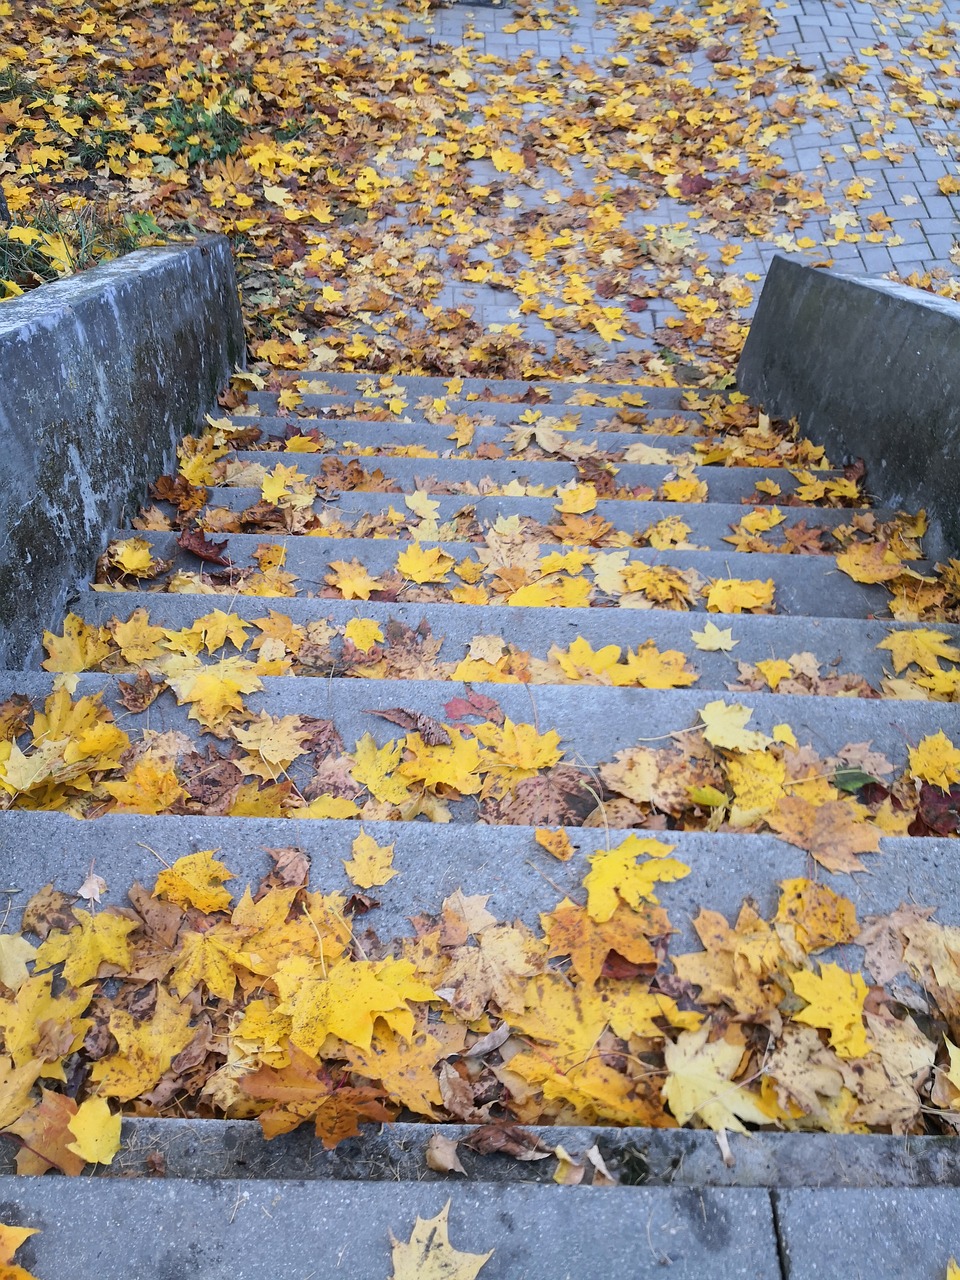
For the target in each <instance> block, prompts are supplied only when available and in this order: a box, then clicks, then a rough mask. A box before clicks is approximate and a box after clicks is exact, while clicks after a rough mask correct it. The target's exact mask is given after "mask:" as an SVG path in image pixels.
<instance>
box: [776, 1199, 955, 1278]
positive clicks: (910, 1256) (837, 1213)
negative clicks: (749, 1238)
mask: <svg viewBox="0 0 960 1280" xmlns="http://www.w3.org/2000/svg"><path fill="white" fill-rule="evenodd" d="M773 1200H774V1206H775V1211H776V1216H777V1230H778V1235H779V1239H780V1244H781V1248H782V1251H783V1253H782V1256H783V1267H784V1275H785V1276H786V1277H788V1278H789V1280H836V1277H839V1276H844V1277H852V1276H864V1277H867V1276H869V1277H870V1280H907V1277H909V1280H943V1278H944V1276H945V1275H946V1272H947V1264H948V1262H949V1261H950V1259H951V1258H955V1257H957V1256H958V1255H960V1239H958V1237H960V1189H957V1188H949V1189H947V1188H936V1187H931V1188H924V1189H923V1190H916V1189H907V1188H898V1189H889V1190H826V1191H812V1190H785V1191H775V1192H774V1193H773Z"/></svg>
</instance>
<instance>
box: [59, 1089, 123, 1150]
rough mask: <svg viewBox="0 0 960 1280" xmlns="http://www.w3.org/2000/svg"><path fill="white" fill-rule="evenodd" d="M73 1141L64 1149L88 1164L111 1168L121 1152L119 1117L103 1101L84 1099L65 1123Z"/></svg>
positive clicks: (101, 1099) (102, 1099)
mask: <svg viewBox="0 0 960 1280" xmlns="http://www.w3.org/2000/svg"><path fill="white" fill-rule="evenodd" d="M67 1128H68V1129H69V1130H70V1132H71V1133H72V1134H73V1136H74V1139H75V1141H74V1142H70V1143H68V1144H67V1149H68V1150H69V1151H72V1152H73V1153H74V1154H75V1155H78V1156H80V1157H81V1158H82V1159H84V1160H86V1161H87V1163H88V1164H112V1163H113V1157H114V1156H115V1155H116V1154H117V1152H118V1151H119V1150H120V1113H119V1111H118V1112H117V1113H116V1115H114V1114H113V1112H112V1111H111V1110H110V1105H109V1103H108V1102H107V1100H106V1098H87V1099H86V1101H85V1102H81V1103H80V1105H79V1107H78V1108H77V1113H76V1115H74V1116H71V1118H70V1119H69V1121H68V1122H67Z"/></svg>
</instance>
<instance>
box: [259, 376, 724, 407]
mask: <svg viewBox="0 0 960 1280" xmlns="http://www.w3.org/2000/svg"><path fill="white" fill-rule="evenodd" d="M276 376H278V378H279V380H280V381H281V382H285V383H288V384H290V385H293V386H296V385H297V384H298V383H305V384H306V388H307V389H306V390H305V391H304V392H303V395H304V398H305V399H306V398H307V397H308V396H331V395H332V396H337V397H342V396H348V395H356V396H357V397H358V398H367V399H371V400H373V399H383V398H386V399H391V398H392V397H393V396H395V395H396V394H397V391H398V390H399V391H400V392H402V393H403V394H404V395H405V396H406V397H408V398H409V399H411V400H413V399H414V398H416V397H417V396H426V395H428V396H430V398H431V399H434V398H436V397H442V396H447V397H449V398H450V399H454V398H455V395H456V397H466V396H477V397H481V398H482V397H484V396H495V397H503V398H505V399H509V401H510V402H511V403H515V404H518V405H520V406H522V407H524V408H534V409H536V408H539V407H540V406H541V405H542V404H543V403H554V404H567V403H569V402H570V401H571V399H572V401H573V403H574V404H576V403H577V400H578V399H582V398H583V397H589V396H594V395H595V396H600V397H609V398H618V397H621V396H624V395H628V396H637V395H639V396H642V397H643V399H644V400H646V401H647V402H648V403H649V404H659V405H670V406H672V405H680V404H682V403H683V400H684V398H685V397H687V396H689V395H691V394H692V395H695V396H702V397H704V398H707V397H714V396H719V397H720V398H722V399H726V398H727V393H726V392H716V391H706V390H702V389H699V388H692V389H691V388H687V387H663V386H653V385H651V384H649V383H632V382H578V381H570V382H559V381H556V380H550V379H543V380H542V381H541V380H539V379H538V380H536V381H529V380H523V379H519V378H456V379H451V378H438V377H432V376H425V375H411V376H397V377H391V378H390V379H389V380H388V381H387V382H386V383H385V384H384V383H382V379H381V375H379V374H371V373H309V372H307V373H299V372H298V373H291V374H290V375H289V376H288V375H286V374H282V373H280V374H277V375H276ZM451 383H452V384H453V385H454V387H455V388H457V389H456V392H455V393H454V392H452V391H449V390H448V387H449V386H450V385H451ZM317 384H319V387H322V388H324V389H323V390H320V389H317V390H314V389H313V388H314V387H315V386H316V385H317ZM368 391H369V393H370V394H369V395H368V394H367V393H368ZM545 394H546V395H547V396H549V397H550V400H549V401H543V400H541V399H540V397H541V396H543V395H545ZM525 396H527V397H529V400H526V401H525V400H524V397H525ZM247 398H248V400H249V401H250V402H251V403H254V404H262V403H264V402H266V403H273V402H275V400H276V393H274V392H269V391H251V392H249V393H248V397H247ZM471 403H474V402H471ZM481 403H496V400H492V401H490V400H487V401H484V400H482V399H481Z"/></svg>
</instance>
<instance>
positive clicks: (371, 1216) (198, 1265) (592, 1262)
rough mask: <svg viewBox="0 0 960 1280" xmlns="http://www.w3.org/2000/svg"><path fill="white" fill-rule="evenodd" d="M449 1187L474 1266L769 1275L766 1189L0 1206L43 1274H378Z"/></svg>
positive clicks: (117, 1199) (726, 1278)
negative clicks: (484, 1256)
mask: <svg viewBox="0 0 960 1280" xmlns="http://www.w3.org/2000/svg"><path fill="white" fill-rule="evenodd" d="M448 1200H449V1201H450V1217H449V1232H450V1243H451V1245H452V1246H453V1248H455V1249H459V1250H462V1251H464V1252H469V1253H474V1254H481V1253H487V1252H488V1251H489V1250H491V1249H492V1250H494V1253H493V1257H492V1258H491V1259H490V1260H489V1262H488V1263H487V1264H486V1266H485V1267H484V1268H483V1272H482V1276H483V1280H581V1278H582V1280H587V1277H593V1276H596V1275H597V1274H602V1275H604V1276H610V1277H624V1278H626V1277H630V1280H654V1278H655V1277H656V1278H659V1277H662V1276H664V1275H667V1276H669V1278H670V1280H774V1278H775V1277H779V1276H780V1266H779V1261H778V1258H777V1246H776V1236H775V1234H774V1230H773V1217H772V1212H771V1207H770V1198H769V1195H768V1194H767V1193H766V1192H764V1191H751V1190H739V1189H729V1188H725V1189H712V1188H704V1189H703V1190H696V1189H694V1188H686V1187H683V1188H676V1189H668V1188H650V1187H627V1188H619V1189H618V1188H590V1187H588V1188H578V1189H577V1190H574V1189H572V1188H570V1187H557V1186H549V1187H539V1186H504V1185H498V1184H497V1183H485V1184H477V1185H473V1186H470V1185H461V1186H443V1187H438V1186H435V1185H431V1184H428V1183H412V1184H411V1183H384V1182H377V1183H368V1184H363V1183H358V1182H352V1183H323V1182H309V1183H297V1182H280V1181H264V1182H236V1181H226V1180H225V1181H164V1180H163V1179H161V1178H131V1179H130V1180H129V1181H126V1180H113V1179H111V1180H107V1179H101V1178H70V1179H64V1178H0V1218H2V1220H3V1221H4V1222H5V1223H8V1224H13V1225H18V1226H30V1227H36V1228H38V1229H39V1231H40V1234H39V1235H35V1236H32V1237H31V1238H30V1239H29V1240H27V1241H26V1243H25V1244H24V1245H23V1246H21V1248H20V1250H19V1252H18V1254H17V1262H19V1263H20V1264H21V1265H23V1266H25V1267H26V1268H27V1269H28V1270H29V1271H31V1272H33V1273H35V1274H36V1275H38V1276H42V1277H47V1276H49V1277H50V1278H51V1280H53V1277H64V1280H65V1278H66V1277H69V1278H70V1280H132V1278H133V1277H135V1278H136V1280H265V1277H268V1276H269V1277H271V1280H311V1277H312V1278H314V1280H319V1277H326V1276H343V1277H344V1278H345V1280H383V1278H384V1277H385V1276H387V1275H390V1274H392V1271H391V1266H390V1253H391V1234H392V1236H393V1237H395V1238H396V1239H398V1240H409V1239H410V1234H411V1232H412V1230H413V1228H414V1226H415V1223H416V1219H417V1217H418V1216H419V1217H421V1218H424V1219H429V1218H433V1217H435V1216H436V1215H437V1214H438V1213H440V1211H441V1210H442V1209H443V1207H444V1205H445V1204H446V1203H447V1201H448ZM851 1274H852V1273H851Z"/></svg>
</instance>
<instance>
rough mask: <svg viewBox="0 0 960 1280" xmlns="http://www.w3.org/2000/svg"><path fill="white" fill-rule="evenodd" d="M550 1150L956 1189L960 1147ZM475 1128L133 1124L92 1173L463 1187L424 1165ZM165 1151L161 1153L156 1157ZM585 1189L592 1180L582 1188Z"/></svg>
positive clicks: (655, 1177)
mask: <svg viewBox="0 0 960 1280" xmlns="http://www.w3.org/2000/svg"><path fill="white" fill-rule="evenodd" d="M523 1129H524V1132H525V1133H527V1134H529V1135H531V1137H537V1138H539V1139H540V1141H541V1143H542V1148H543V1150H544V1151H547V1150H552V1149H553V1148H555V1147H556V1146H557V1145H558V1144H559V1145H560V1146H562V1147H563V1148H564V1149H565V1150H566V1151H568V1152H569V1153H570V1154H571V1155H572V1156H573V1157H574V1158H581V1159H582V1156H583V1153H584V1152H585V1151H587V1150H588V1149H589V1148H590V1147H592V1146H594V1145H596V1146H597V1147H598V1148H599V1150H600V1154H601V1156H602V1157H603V1160H604V1163H605V1164H606V1166H607V1168H608V1170H609V1171H610V1173H611V1174H612V1175H613V1176H614V1177H616V1178H618V1179H619V1186H620V1187H621V1188H624V1189H626V1188H629V1187H639V1186H644V1187H743V1188H752V1187H769V1188H772V1189H773V1188H778V1189H780V1190H786V1189H788V1188H789V1189H793V1188H803V1187H808V1188H812V1189H815V1190H819V1189H823V1188H827V1187H830V1188H838V1189H839V1188H859V1189H869V1188H882V1187H904V1188H909V1187H956V1186H960V1151H958V1149H957V1146H958V1144H957V1143H956V1141H955V1140H954V1139H952V1138H930V1137H891V1136H889V1135H887V1134H834V1133H752V1134H750V1135H743V1134H738V1133H731V1134H728V1135H727V1144H728V1146H729V1149H730V1158H731V1163H730V1164H726V1163H724V1158H723V1153H722V1152H721V1150H720V1144H719V1143H718V1142H717V1139H716V1136H715V1135H714V1134H713V1133H712V1132H710V1131H709V1130H702V1129H639V1128H624V1129H615V1128H611V1127H608V1126H599V1125H582V1126H576V1127H573V1126H569V1125H524V1126H523ZM476 1130H477V1126H476V1125H469V1124H424V1123H420V1124H417V1123H405V1122H403V1121H397V1122H396V1123H394V1124H385V1125H379V1126H377V1125H365V1126H364V1128H363V1131H362V1136H360V1137H357V1138H347V1139H345V1140H344V1141H343V1142H341V1143H339V1144H338V1145H337V1146H336V1147H335V1148H334V1150H333V1151H327V1150H326V1149H325V1148H324V1146H323V1144H322V1143H321V1142H320V1140H319V1139H318V1138H316V1137H315V1136H314V1134H313V1132H312V1130H311V1127H310V1125H309V1124H304V1125H301V1126H300V1128H299V1129H296V1130H294V1132H293V1133H287V1134H281V1135H279V1136H278V1137H276V1138H273V1139H271V1140H270V1141H267V1140H266V1139H265V1138H264V1136H263V1133H262V1131H261V1128H260V1125H259V1124H258V1122H257V1121H256V1120H178V1119H172V1118H166V1117H165V1118H164V1119H155V1118H148V1117H142V1118H140V1117H130V1116H127V1117H125V1118H124V1120H123V1131H122V1138H121V1147H120V1151H119V1153H118V1155H117V1157H116V1159H115V1160H114V1162H113V1164H111V1165H97V1166H94V1168H93V1169H92V1171H91V1175H89V1176H94V1177H100V1178H106V1179H113V1178H129V1177H156V1176H157V1170H158V1169H160V1168H162V1169H163V1176H164V1177H166V1178H168V1179H174V1178H233V1179H236V1180H237V1181H244V1182H259V1181H262V1180H263V1179H269V1178H275V1177H277V1176H278V1174H279V1173H280V1172H281V1171H282V1173H283V1176H284V1177H285V1178H290V1179H295V1180H298V1181H304V1182H317V1181H324V1180H333V1179H337V1180H340V1181H342V1182H394V1181H406V1182H415V1183H416V1182H434V1183H436V1182H443V1183H446V1184H447V1186H450V1187H457V1186H462V1185H464V1183H463V1182H462V1179H463V1176H464V1175H462V1174H459V1175H458V1174H453V1173H438V1172H434V1170H432V1169H430V1168H429V1166H428V1165H427V1163H426V1152H427V1144H428V1143H429V1142H430V1140H431V1138H433V1137H434V1136H435V1135H439V1136H440V1137H443V1138H447V1139H451V1140H454V1141H456V1142H459V1143H461V1144H463V1140H464V1139H467V1138H469V1137H470V1136H471V1135H472V1134H474V1133H476ZM15 1148H16V1143H15V1141H14V1140H12V1139H9V1138H8V1139H6V1140H4V1141H3V1142H2V1143H0V1174H4V1175H6V1174H12V1173H13V1157H14V1156H15V1154H16V1150H15ZM457 1155H458V1157H459V1159H460V1161H461V1163H462V1164H463V1167H464V1169H465V1170H466V1177H467V1178H468V1179H469V1180H470V1181H471V1182H481V1183H482V1182H496V1183H506V1184H511V1185H514V1186H515V1185H517V1184H518V1183H540V1184H543V1183H547V1184H549V1183H551V1182H552V1181H553V1175H554V1173H555V1172H556V1169H557V1160H556V1158H555V1157H549V1158H547V1159H544V1160H516V1159H514V1157H512V1156H508V1155H503V1154H501V1153H497V1152H493V1153H490V1154H486V1155H482V1154H480V1153H479V1152H477V1151H474V1150H473V1149H472V1148H471V1147H469V1146H468V1145H460V1147H459V1149H458V1152H457ZM158 1157H162V1160H161V1159H158ZM580 1186H581V1187H582V1188H584V1189H586V1188H587V1187H588V1186H589V1178H588V1179H587V1180H586V1181H584V1182H583V1183H581V1184H580Z"/></svg>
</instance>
